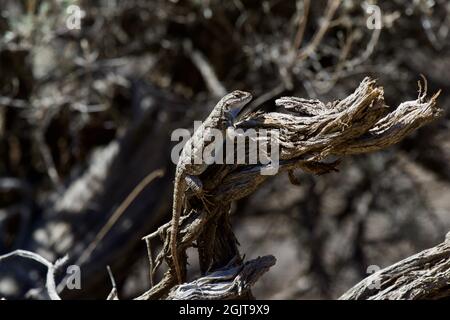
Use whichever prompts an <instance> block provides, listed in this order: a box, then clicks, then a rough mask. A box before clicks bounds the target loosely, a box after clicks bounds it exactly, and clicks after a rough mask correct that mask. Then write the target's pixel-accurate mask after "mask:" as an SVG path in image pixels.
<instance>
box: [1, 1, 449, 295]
mask: <svg viewBox="0 0 450 320" xmlns="http://www.w3.org/2000/svg"><path fill="white" fill-rule="evenodd" d="M0 10H1V14H0V255H1V254H5V253H8V252H10V251H12V250H15V249H19V248H20V249H26V250H30V251H33V252H36V253H38V254H40V255H42V256H44V257H46V258H47V259H49V260H51V261H54V260H55V259H57V258H59V257H62V256H64V255H65V254H68V255H69V264H79V265H81V276H82V277H81V279H82V280H81V289H80V290H67V289H66V290H64V291H63V292H62V296H63V297H64V298H67V299H94V298H98V299H104V298H105V297H106V295H107V293H108V292H109V290H110V286H111V284H110V281H109V279H108V274H107V272H106V266H107V265H110V266H111V269H112V273H113V274H114V277H115V279H116V282H117V285H118V287H119V296H120V298H122V299H126V298H132V297H135V296H137V295H138V294H140V293H142V292H143V291H145V290H147V289H148V288H149V286H150V282H149V276H148V268H149V267H148V258H147V249H146V246H145V242H143V241H142V240H141V237H142V236H144V235H146V234H147V233H149V232H153V231H155V230H156V229H157V227H158V226H160V225H161V224H162V223H165V222H167V221H168V220H169V219H170V214H171V199H172V188H173V175H174V168H175V165H174V164H173V163H172V162H171V160H170V152H171V148H172V146H173V144H174V143H173V142H171V141H170V134H171V132H172V131H173V130H174V129H176V128H189V129H191V128H192V123H193V120H199V119H203V118H204V117H205V115H207V114H208V113H209V111H210V110H211V108H212V106H213V105H214V104H215V103H216V102H217V101H218V99H219V98H220V97H221V96H222V95H223V94H224V93H225V92H228V91H231V90H234V89H241V90H246V91H250V92H252V93H253V95H254V96H255V97H256V99H255V100H254V102H253V105H252V106H254V107H256V108H261V109H264V110H273V109H274V99H276V98H278V97H280V96H283V95H293V96H298V97H304V98H317V99H320V100H321V101H324V102H327V101H332V100H336V99H342V98H344V97H346V96H347V95H348V94H350V93H351V92H352V91H353V90H354V89H355V88H356V87H357V85H358V83H359V82H360V81H361V80H362V79H363V78H364V77H365V76H368V75H369V76H372V77H374V78H376V79H378V83H379V85H381V86H383V87H384V89H385V100H386V102H387V104H389V105H390V106H393V107H395V106H397V105H398V104H399V103H400V102H402V101H406V100H414V99H415V98H416V97H417V83H416V82H417V80H419V78H420V74H423V75H424V76H425V77H426V79H427V80H428V85H429V91H430V93H434V92H436V91H437V90H438V89H442V90H443V92H442V94H441V96H440V98H439V100H438V105H439V106H441V107H442V108H443V109H444V116H443V117H442V118H441V119H440V120H439V121H436V122H434V123H432V124H430V125H427V126H426V127H424V128H422V129H420V130H418V131H417V132H415V133H414V134H413V135H411V136H409V137H408V138H407V139H405V140H404V141H402V142H401V143H400V144H398V145H396V146H395V147H392V148H389V149H387V150H385V151H383V152H378V153H376V154H367V155H362V156H354V157H349V158H346V159H344V161H343V162H342V164H341V165H340V172H338V173H332V174H328V175H325V176H320V177H315V176H311V175H307V174H302V173H297V174H298V176H299V179H300V181H301V185H300V186H294V185H291V184H290V183H289V179H288V178H287V176H285V175H280V176H277V177H274V178H272V179H271V180H270V181H269V182H268V183H266V184H265V185H264V186H263V187H262V188H260V189H259V190H258V191H257V192H256V193H254V194H253V195H252V196H251V197H249V198H247V199H244V200H242V201H239V202H238V203H236V204H235V206H234V207H233V212H232V214H233V227H234V230H235V232H236V235H237V238H238V240H239V242H240V243H241V253H242V254H245V256H246V258H253V257H257V256H258V255H267V254H273V255H275V256H276V258H277V264H276V265H275V266H274V267H273V268H272V269H271V270H270V271H269V272H268V273H267V274H266V275H264V276H263V277H262V278H261V279H260V281H259V282H258V283H257V285H256V287H255V289H254V295H255V296H256V297H257V298H266V299H333V298H337V297H339V296H340V295H341V294H342V293H344V292H345V291H346V290H348V289H349V288H350V287H352V286H353V285H354V284H356V283H357V282H358V281H359V280H361V279H362V278H364V277H366V276H368V275H369V273H368V268H369V272H370V266H375V268H376V267H380V268H383V267H386V266H389V265H391V264H393V263H395V262H396V261H398V260H400V259H403V258H405V257H408V256H410V255H412V254H413V253H416V252H418V251H420V250H423V249H425V248H428V247H431V246H433V245H435V244H437V243H439V242H441V241H443V239H444V237H445V234H446V233H447V232H448V231H449V230H450V167H449V165H448V164H449V160H450V131H449V125H450V122H449V114H448V111H447V110H448V107H447V106H448V105H449V103H450V96H449V94H448V92H449V90H450V41H449V40H450V35H449V33H450V30H449V28H450V2H448V1H447V0H434V1H433V0H390V1H375V0H374V1H368V0H367V1H353V0H342V1H339V0H329V1H326V0H314V1H308V0H304V1H302V0H299V1H294V0H286V1H281V0H267V1H256V0H230V1H218V0H209V1H208V0H204V1H200V0H185V1H182V0H180V1H175V0H172V1H168V0H126V1H118V0H90V1H87V0H80V1H76V0H1V1H0ZM158 169H163V170H164V171H165V175H164V176H163V177H162V178H159V179H156V180H154V181H153V182H152V183H151V184H150V185H149V186H148V187H146V188H145V189H144V191H143V192H142V193H141V194H139V195H138V197H137V198H136V199H135V201H133V202H132V203H131V204H130V206H129V207H128V208H127V209H126V210H125V212H123V214H122V216H121V217H120V218H119V219H118V220H117V222H116V223H114V224H112V225H111V226H110V229H109V230H108V232H106V233H104V232H102V230H105V229H104V227H105V225H108V219H109V218H110V217H111V216H112V215H113V213H114V212H117V211H115V210H116V209H117V208H118V207H119V206H120V204H121V203H122V202H123V201H124V199H125V198H126V197H127V196H128V195H129V194H130V192H131V191H132V190H133V188H134V187H135V186H136V185H138V184H139V182H140V181H141V180H142V179H143V178H144V177H145V176H146V175H148V174H149V173H151V172H154V171H155V170H158ZM102 233H104V234H103V235H102V237H99V234H102ZM96 239H97V240H99V241H96ZM97 242H98V244H97V245H96V246H94V247H93V246H92V243H97ZM159 245H160V244H159V243H157V242H155V243H154V245H153V246H152V248H153V250H155V251H157V250H158V249H159V247H158V246H159ZM189 262H190V266H189V270H190V271H191V274H190V276H192V277H195V276H196V275H198V271H196V270H197V269H196V268H197V263H196V256H195V250H192V251H190V259H189ZM45 272H46V270H45V268H43V267H41V266H39V265H36V263H31V262H28V261H24V260H20V259H11V260H8V261H5V262H3V263H2V264H0V296H1V297H6V298H23V297H35V298H36V297H39V290H31V291H30V289H33V288H36V287H39V286H42V285H43V283H44V282H43V281H44V280H45ZM63 276H64V273H62V274H60V277H61V278H62V277H63Z"/></svg>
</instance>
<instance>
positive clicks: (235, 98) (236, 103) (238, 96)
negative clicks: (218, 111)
mask: <svg viewBox="0 0 450 320" xmlns="http://www.w3.org/2000/svg"><path fill="white" fill-rule="evenodd" d="M251 100H252V95H251V94H250V93H248V92H245V91H240V90H236V91H233V92H231V93H229V94H227V95H226V96H225V97H223V98H222V105H223V107H224V110H225V111H227V112H229V114H230V115H231V116H232V117H233V118H234V117H236V116H237V115H238V114H239V112H240V111H241V110H242V108H243V107H244V106H245V105H246V104H247V103H249V102H250V101H251Z"/></svg>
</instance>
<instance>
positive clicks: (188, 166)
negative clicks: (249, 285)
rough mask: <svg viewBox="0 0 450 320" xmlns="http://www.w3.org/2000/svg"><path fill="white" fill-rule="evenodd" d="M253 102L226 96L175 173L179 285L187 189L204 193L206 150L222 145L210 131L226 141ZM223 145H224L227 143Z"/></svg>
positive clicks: (173, 236) (244, 95)
mask: <svg viewBox="0 0 450 320" xmlns="http://www.w3.org/2000/svg"><path fill="white" fill-rule="evenodd" d="M251 99H252V95H251V94H250V93H248V92H244V91H239V90H236V91H233V92H231V93H229V94H227V95H225V96H224V97H223V98H222V99H221V100H220V101H219V102H218V103H217V104H216V106H215V107H214V109H213V110H212V112H211V113H210V115H209V116H208V117H207V118H206V120H205V121H203V123H202V124H201V125H200V126H199V127H198V128H197V129H196V130H195V132H194V134H193V135H192V137H191V138H190V139H189V140H188V141H187V142H186V144H185V145H184V147H183V149H182V151H181V155H180V158H179V160H178V163H177V167H176V171H175V181H174V192H173V206H172V220H171V232H170V254H171V256H172V263H173V265H174V271H175V275H176V277H177V281H178V283H179V284H181V283H182V281H183V277H182V274H181V267H180V264H179V261H178V250H177V236H178V231H179V230H178V228H179V223H180V216H181V211H182V209H183V203H184V198H185V197H184V196H185V195H184V192H185V189H186V188H187V186H189V185H190V184H192V183H195V184H196V185H197V187H196V189H197V191H196V192H199V190H202V184H201V181H200V179H199V176H200V175H201V174H202V173H203V172H204V171H205V170H206V168H207V167H208V165H207V164H206V163H205V162H203V150H204V149H205V147H206V146H208V144H210V143H220V142H217V141H207V139H205V137H208V136H209V134H208V131H210V130H212V129H216V130H220V131H221V133H222V137H225V134H226V130H227V128H228V127H230V126H233V124H234V119H235V118H236V116H237V115H238V114H239V112H240V111H241V110H242V108H243V107H244V106H245V105H246V104H247V103H249V102H250V101H251ZM221 142H222V143H223V141H221ZM197 159H200V160H201V161H194V160H197ZM187 180H188V181H187Z"/></svg>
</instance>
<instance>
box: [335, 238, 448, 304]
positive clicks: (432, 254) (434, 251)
mask: <svg viewBox="0 0 450 320" xmlns="http://www.w3.org/2000/svg"><path fill="white" fill-rule="evenodd" d="M449 296H450V233H448V234H447V237H446V239H445V241H444V242H442V243H440V244H438V245H437V246H435V247H433V248H430V249H427V250H424V251H422V252H419V253H417V254H415V255H413V256H411V257H408V258H406V259H404V260H402V261H400V262H397V263H396V264H394V265H392V266H390V267H387V268H385V269H382V270H380V271H378V272H376V273H374V274H372V275H371V276H369V277H367V278H366V279H364V280H362V281H361V282H359V283H358V284H357V285H356V286H354V287H353V288H351V289H350V290H348V291H347V292H346V293H344V294H343V295H342V296H341V297H340V299H341V300H361V299H364V300H388V299H390V300H405V299H407V300H418V299H439V298H448V297H449Z"/></svg>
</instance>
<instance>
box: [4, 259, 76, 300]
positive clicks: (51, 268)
mask: <svg viewBox="0 0 450 320" xmlns="http://www.w3.org/2000/svg"><path fill="white" fill-rule="evenodd" d="M12 257H21V258H25V259H31V260H34V261H36V262H39V263H40V264H42V265H44V266H45V267H47V280H46V288H47V293H48V297H49V298H50V299H51V300H61V298H60V297H59V294H58V292H57V290H56V283H55V272H56V270H58V268H60V267H61V266H62V265H63V264H65V263H66V261H67V259H68V258H67V256H65V257H63V258H62V259H58V260H56V262H55V263H51V262H50V261H48V260H47V259H45V258H44V257H42V256H40V255H38V254H36V253H33V252H30V251H25V250H16V251H13V252H11V253H8V254H5V255H3V256H0V262H2V261H4V260H6V259H8V258H12Z"/></svg>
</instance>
